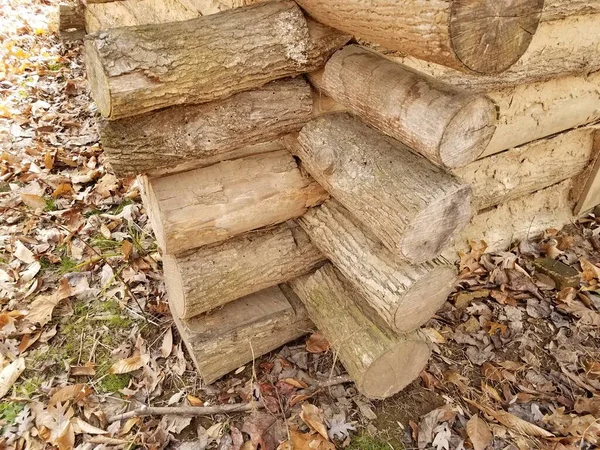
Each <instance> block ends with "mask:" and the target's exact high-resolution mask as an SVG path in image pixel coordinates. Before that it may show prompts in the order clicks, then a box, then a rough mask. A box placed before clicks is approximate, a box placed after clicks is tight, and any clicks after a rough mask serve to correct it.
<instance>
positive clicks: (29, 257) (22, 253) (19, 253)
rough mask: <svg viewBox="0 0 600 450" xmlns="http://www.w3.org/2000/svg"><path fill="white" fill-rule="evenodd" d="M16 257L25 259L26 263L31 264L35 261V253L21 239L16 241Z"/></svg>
mask: <svg viewBox="0 0 600 450" xmlns="http://www.w3.org/2000/svg"><path fill="white" fill-rule="evenodd" d="M14 255H15V258H17V259H19V260H20V261H23V262H24V263H25V264H31V263H32V262H34V261H35V255H34V254H33V252H32V251H31V250H29V249H28V248H27V247H25V245H23V243H22V242H21V241H17V242H15V251H14Z"/></svg>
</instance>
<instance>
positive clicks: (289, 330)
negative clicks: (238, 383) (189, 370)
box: [173, 286, 314, 384]
mask: <svg viewBox="0 0 600 450" xmlns="http://www.w3.org/2000/svg"><path fill="white" fill-rule="evenodd" d="M173 319H174V320H175V323H176V325H177V329H178V330H179V334H180V335H181V338H182V339H183V342H185V344H186V347H187V349H188V353H189V354H190V356H191V358H192V361H193V362H194V365H195V366H196V368H197V369H198V372H199V373H200V375H201V376H202V380H203V381H204V383H206V384H211V383H213V382H214V381H216V380H218V379H219V378H221V377H222V376H223V375H225V374H227V373H229V372H231V371H232V370H235V369H237V368H238V367H241V366H243V365H245V364H248V363H250V362H252V363H253V362H254V360H255V359H256V358H258V357H259V356H261V355H264V354H266V353H268V352H270V351H272V350H275V349H276V348H278V347H281V346H282V345H284V344H286V343H287V342H289V341H293V340H294V339H297V338H299V337H300V336H303V335H304V334H306V333H308V332H310V331H312V330H313V329H314V326H313V325H312V323H311V322H310V320H309V319H308V316H307V313H306V310H305V308H304V307H303V306H302V304H301V302H294V299H293V298H292V299H290V300H288V299H287V298H286V297H285V296H284V295H283V293H282V292H281V289H279V287H277V286H275V287H271V288H269V289H265V290H263V291H260V292H257V293H255V294H252V295H249V296H247V297H244V298H241V299H239V300H236V301H234V302H231V303H229V304H227V305H225V306H223V307H222V308H220V309H218V310H216V311H214V312H212V313H211V314H207V315H201V316H196V317H193V318H191V319H187V320H181V319H179V318H178V317H177V314H175V313H174V314H173Z"/></svg>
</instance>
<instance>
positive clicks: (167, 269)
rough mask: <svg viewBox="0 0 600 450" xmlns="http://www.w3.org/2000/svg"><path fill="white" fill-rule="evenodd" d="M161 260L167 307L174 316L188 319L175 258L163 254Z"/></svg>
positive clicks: (181, 282)
mask: <svg viewBox="0 0 600 450" xmlns="http://www.w3.org/2000/svg"><path fill="white" fill-rule="evenodd" d="M162 259H163V271H164V274H165V275H164V277H165V284H166V286H167V292H168V293H169V305H170V307H171V310H172V312H173V315H174V316H177V317H181V318H188V312H187V310H186V307H185V301H184V299H185V290H184V288H183V285H184V282H183V278H182V276H181V271H180V270H179V267H178V265H177V258H176V257H175V256H174V255H168V254H165V255H163V257H162Z"/></svg>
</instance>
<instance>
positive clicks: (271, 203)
mask: <svg viewBox="0 0 600 450" xmlns="http://www.w3.org/2000/svg"><path fill="white" fill-rule="evenodd" d="M141 178H142V184H143V191H144V193H143V197H144V205H145V207H146V210H147V211H148V217H149V218H150V221H151V223H152V227H153V229H154V233H155V235H156V240H157V241H158V244H159V246H160V247H161V249H162V250H163V253H170V254H173V255H177V254H180V253H183V252H185V251H187V250H191V249H193V248H196V247H201V246H203V245H207V244H212V243H214V242H219V241H223V240H226V239H229V238H231V237H233V236H236V235H238V234H241V233H245V232H247V231H251V230H255V229H257V228H261V227H265V226H269V225H274V224H277V223H281V222H285V221H286V220H289V219H293V218H296V217H299V216H301V215H302V214H304V213H305V212H306V210H307V208H309V207H311V206H314V205H316V204H318V203H320V202H321V201H323V200H324V199H325V198H326V197H327V193H326V192H325V191H324V190H323V188H321V186H319V185H318V184H317V183H316V182H315V181H314V180H313V179H312V178H310V177H308V176H306V175H304V174H302V173H301V172H300V170H299V168H298V166H297V165H296V162H295V161H294V158H293V157H292V156H291V155H290V154H289V153H288V152H287V151H286V150H280V151H277V152H271V153H265V154H260V155H255V156H249V157H247V158H242V159H236V160H233V161H224V162H221V163H219V164H215V165H213V166H209V167H205V168H202V169H197V170H192V171H189V172H184V173H180V174H176V175H170V176H166V177H161V178H154V179H149V178H148V177H141Z"/></svg>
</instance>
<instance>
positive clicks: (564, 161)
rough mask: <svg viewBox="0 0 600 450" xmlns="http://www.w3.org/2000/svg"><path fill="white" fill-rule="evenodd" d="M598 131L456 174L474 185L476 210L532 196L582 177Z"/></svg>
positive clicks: (573, 134)
mask: <svg viewBox="0 0 600 450" xmlns="http://www.w3.org/2000/svg"><path fill="white" fill-rule="evenodd" d="M594 132H595V130H593V129H590V128H580V129H577V130H571V131H567V132H565V133H561V134H559V135H557V136H554V137H551V138H547V139H544V140H541V141H537V142H533V143H531V144H526V145H524V146H522V147H518V148H514V149H512V150H508V151H506V152H503V153H498V154H497V155H494V156H490V157H488V158H483V159H480V160H479V161H475V162H474V163H472V164H469V165H468V166H466V167H461V168H460V169H455V170H454V171H453V173H454V175H456V176H457V177H458V178H459V179H461V180H462V181H464V182H465V183H468V184H469V185H471V188H472V189H473V201H472V203H471V206H472V207H473V210H474V211H480V210H483V209H486V208H489V207H491V206H494V205H497V204H499V203H503V202H506V201H508V200H511V199H514V198H517V197H521V196H523V195H527V194H531V193H533V192H535V191H539V190H540V189H544V188H546V187H548V186H552V185H553V184H556V183H559V182H561V181H563V180H566V179H567V178H572V177H575V176H577V175H578V174H580V173H581V172H582V171H583V170H584V169H585V168H586V166H587V165H588V164H589V162H590V158H591V156H592V148H593V143H594Z"/></svg>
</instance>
